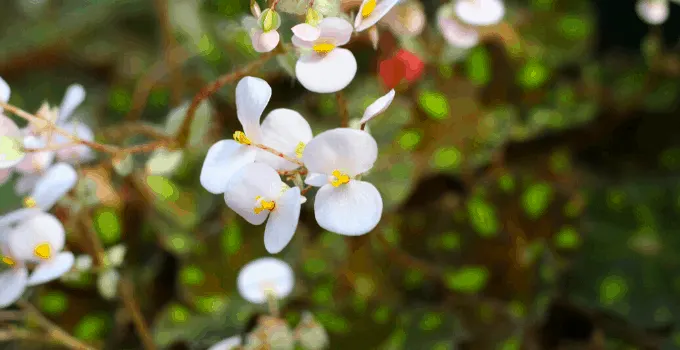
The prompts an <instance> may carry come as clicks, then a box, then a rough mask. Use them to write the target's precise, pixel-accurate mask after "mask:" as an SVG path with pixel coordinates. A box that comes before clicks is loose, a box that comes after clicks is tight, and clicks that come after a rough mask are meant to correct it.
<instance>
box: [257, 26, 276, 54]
mask: <svg viewBox="0 0 680 350" xmlns="http://www.w3.org/2000/svg"><path fill="white" fill-rule="evenodd" d="M280 39H281V37H280V36H279V32H277V31H275V30H270V31H268V32H263V31H261V30H255V31H253V33H252V34H250V40H251V41H252V42H253V48H254V49H255V51H257V52H260V53H262V52H269V51H271V50H274V48H276V45H278V44H279V40H280Z"/></svg>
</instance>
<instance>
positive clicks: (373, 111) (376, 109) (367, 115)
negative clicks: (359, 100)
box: [359, 89, 395, 124]
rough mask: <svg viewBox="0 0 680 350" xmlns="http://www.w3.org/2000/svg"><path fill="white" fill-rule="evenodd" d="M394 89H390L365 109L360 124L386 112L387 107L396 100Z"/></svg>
mask: <svg viewBox="0 0 680 350" xmlns="http://www.w3.org/2000/svg"><path fill="white" fill-rule="evenodd" d="M394 95H395V92H394V89H392V90H390V92H388V93H387V94H385V95H384V96H382V97H380V98H379V99H377V100H375V102H373V103H371V105H370V106H368V107H367V108H366V110H365V111H364V116H363V117H362V118H361V120H360V121H359V124H364V123H366V122H368V121H369V120H371V119H373V117H375V116H376V115H378V114H380V113H382V112H384V111H385V110H386V109H387V107H389V106H390V104H392V100H394Z"/></svg>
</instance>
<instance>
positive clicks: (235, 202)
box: [224, 163, 301, 254]
mask: <svg viewBox="0 0 680 350" xmlns="http://www.w3.org/2000/svg"><path fill="white" fill-rule="evenodd" d="M224 200H225V202H226V203H227V206H229V208H231V209H232V210H234V211H235V212H236V213H237V214H239V215H241V216H242V217H243V218H244V219H245V220H246V221H248V222H249V223H251V224H253V225H261V224H262V223H264V222H265V220H267V217H269V220H268V221H267V225H266V227H265V229H264V246H265V248H266V249H267V251H268V252H270V253H272V254H276V253H279V252H280V251H282V250H283V248H285V247H286V245H288V242H290V240H291V239H292V238H293V235H294V234H295V230H296V229H297V224H298V220H299V218H300V206H301V203H300V189H299V188H297V187H293V188H289V187H288V185H286V184H285V183H284V182H283V181H281V178H280V177H279V174H278V173H277V172H276V170H274V169H273V168H271V167H270V166H268V165H266V164H263V163H252V164H249V165H246V166H244V167H243V168H241V170H239V171H238V172H236V174H234V176H233V177H232V178H231V180H230V181H229V184H228V185H227V188H226V191H225V193H224Z"/></svg>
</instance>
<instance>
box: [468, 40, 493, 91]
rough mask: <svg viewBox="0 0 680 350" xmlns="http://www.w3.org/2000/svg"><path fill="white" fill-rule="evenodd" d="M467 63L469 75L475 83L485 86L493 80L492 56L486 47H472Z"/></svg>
mask: <svg viewBox="0 0 680 350" xmlns="http://www.w3.org/2000/svg"><path fill="white" fill-rule="evenodd" d="M465 63H466V64H465V70H466V72H467V77H468V79H470V81H471V82H472V83H473V84H475V85H478V86H483V85H486V84H488V83H489V82H490V81H491V58H490V57H489V53H488V52H487V51H486V49H485V48H484V47H482V46H477V47H475V48H474V49H472V50H471V51H470V54H469V56H468V57H467V60H466V61H465Z"/></svg>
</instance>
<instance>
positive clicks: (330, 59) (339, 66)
mask: <svg viewBox="0 0 680 350" xmlns="http://www.w3.org/2000/svg"><path fill="white" fill-rule="evenodd" d="M356 73H357V60H356V58H354V55H353V54H352V52H351V51H349V50H347V49H343V48H335V49H334V50H333V51H331V52H329V53H328V54H326V55H324V56H320V55H318V54H316V53H313V54H309V55H304V56H302V57H300V59H299V60H298V61H297V63H296V64H295V76H296V77H297V79H298V80H299V81H300V84H302V86H304V87H305V89H307V90H309V91H312V92H317V93H321V94H328V93H333V92H338V91H340V90H342V89H344V88H346V87H347V85H349V84H350V83H351V82H352V80H353V79H354V76H355V75H356Z"/></svg>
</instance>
